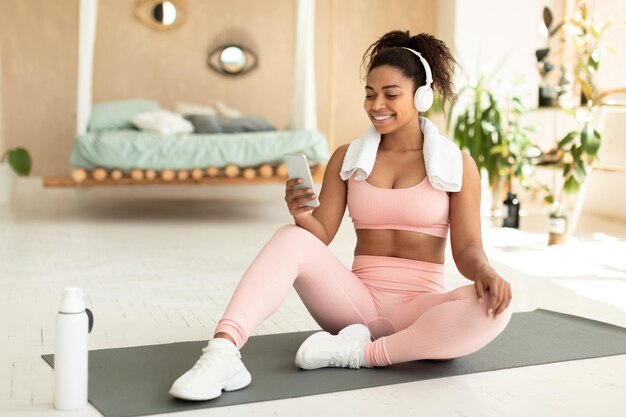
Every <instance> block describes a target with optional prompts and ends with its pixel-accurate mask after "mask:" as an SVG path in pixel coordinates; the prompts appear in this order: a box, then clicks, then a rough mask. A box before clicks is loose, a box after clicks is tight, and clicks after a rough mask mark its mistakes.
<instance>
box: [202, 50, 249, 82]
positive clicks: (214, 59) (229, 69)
mask: <svg viewBox="0 0 626 417" xmlns="http://www.w3.org/2000/svg"><path fill="white" fill-rule="evenodd" d="M207 62H208V64H209V67H210V68H211V69H213V70H215V71H217V72H219V73H220V74H224V75H243V74H246V73H248V72H250V71H252V70H253V69H254V68H256V66H257V63H258V59H257V56H256V54H255V53H254V52H252V51H251V50H250V49H248V48H246V47H244V46H241V45H222V46H219V47H217V48H215V49H214V50H213V51H211V52H210V53H209V56H208V59H207Z"/></svg>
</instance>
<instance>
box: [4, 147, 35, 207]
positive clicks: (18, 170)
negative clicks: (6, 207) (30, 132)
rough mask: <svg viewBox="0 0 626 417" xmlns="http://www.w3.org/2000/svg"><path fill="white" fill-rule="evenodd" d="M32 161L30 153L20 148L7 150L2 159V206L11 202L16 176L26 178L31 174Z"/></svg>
mask: <svg viewBox="0 0 626 417" xmlns="http://www.w3.org/2000/svg"><path fill="white" fill-rule="evenodd" d="M31 166H32V160H31V157H30V154H29V153H28V151H27V150H26V149H24V148H21V147H18V148H13V149H9V150H7V151H6V152H5V153H4V154H2V157H0V205H1V204H8V203H9V202H10V201H11V194H12V192H13V181H14V177H15V174H17V175H20V176H26V175H28V174H29V173H30V169H31Z"/></svg>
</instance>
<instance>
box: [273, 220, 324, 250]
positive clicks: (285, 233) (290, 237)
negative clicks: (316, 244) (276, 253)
mask: <svg viewBox="0 0 626 417" xmlns="http://www.w3.org/2000/svg"><path fill="white" fill-rule="evenodd" d="M311 238H315V236H314V235H313V234H312V233H311V232H309V231H308V230H305V229H303V228H301V227H300V226H296V225H294V224H286V225H284V226H281V227H279V228H278V230H276V232H275V233H274V235H273V236H272V239H271V241H272V242H276V241H277V242H284V243H287V244H289V245H297V244H298V242H302V241H308V240H310V239H311Z"/></svg>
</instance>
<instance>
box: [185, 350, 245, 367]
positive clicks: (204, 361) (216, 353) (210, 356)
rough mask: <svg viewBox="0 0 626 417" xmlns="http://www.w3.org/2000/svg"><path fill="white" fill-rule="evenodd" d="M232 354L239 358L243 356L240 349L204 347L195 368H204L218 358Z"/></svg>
mask: <svg viewBox="0 0 626 417" xmlns="http://www.w3.org/2000/svg"><path fill="white" fill-rule="evenodd" d="M231 355H235V356H236V357H237V358H239V359H240V358H241V353H239V351H237V352H225V351H223V350H218V349H211V347H210V346H206V347H204V348H202V356H200V359H198V361H197V362H196V364H195V365H194V366H193V368H204V367H208V366H211V365H212V364H214V363H215V362H216V361H217V360H218V359H224V358H227V357H228V356H231Z"/></svg>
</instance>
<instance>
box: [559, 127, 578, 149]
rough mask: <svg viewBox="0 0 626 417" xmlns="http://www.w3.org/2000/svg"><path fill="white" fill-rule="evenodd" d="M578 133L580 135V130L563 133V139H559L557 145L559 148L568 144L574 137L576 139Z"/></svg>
mask: <svg viewBox="0 0 626 417" xmlns="http://www.w3.org/2000/svg"><path fill="white" fill-rule="evenodd" d="M578 135H580V132H576V131H573V132H569V133H568V134H567V135H565V137H564V138H563V139H561V140H560V141H559V144H558V145H557V146H558V147H559V148H563V147H564V146H565V145H567V144H569V143H570V142H572V141H573V140H574V139H576V138H577V137H578Z"/></svg>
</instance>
